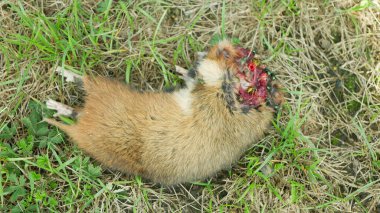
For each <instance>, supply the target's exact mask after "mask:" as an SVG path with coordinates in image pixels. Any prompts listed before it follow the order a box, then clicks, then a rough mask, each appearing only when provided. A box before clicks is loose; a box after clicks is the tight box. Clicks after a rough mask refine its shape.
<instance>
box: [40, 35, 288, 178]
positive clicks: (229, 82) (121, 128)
mask: <svg viewBox="0 0 380 213" xmlns="http://www.w3.org/2000/svg"><path fill="white" fill-rule="evenodd" d="M237 55H238V54H237V52H236V48H235V47H234V46H233V45H232V44H231V43H230V42H228V41H223V42H220V43H219V44H217V45H215V46H214V47H212V48H211V49H210V51H209V52H208V53H207V54H206V56H205V58H203V59H202V60H201V61H199V65H198V66H197V67H196V68H195V69H194V70H191V72H192V73H181V74H182V75H184V76H185V78H184V79H185V80H186V81H187V83H188V86H187V87H186V88H183V89H180V90H178V91H175V92H173V93H164V92H143V93H141V92H138V91H134V90H133V89H131V88H130V87H129V86H128V85H125V84H123V83H120V82H116V81H114V80H110V79H107V78H103V77H96V78H90V77H84V79H83V86H84V89H85V91H86V94H87V95H86V98H85V103H84V107H83V108H82V109H81V110H80V112H79V114H78V120H77V123H75V124H73V125H64V124H61V123H59V122H57V121H55V120H52V119H46V121H47V122H48V123H50V124H52V125H55V126H57V127H59V128H60V129H62V130H63V131H64V132H66V133H67V134H68V136H70V138H71V139H72V141H73V142H74V143H75V144H77V145H78V147H79V148H80V149H82V150H84V151H85V152H86V153H88V154H89V155H91V156H92V157H93V158H95V159H96V160H97V161H99V162H100V163H102V164H103V165H104V166H106V167H109V168H111V169H116V170H119V171H122V172H125V173H129V174H138V175H141V176H143V177H145V178H148V179H151V180H152V181H154V182H159V183H162V184H166V185H170V184H177V183H182V182H189V181H196V180H202V179H204V178H207V177H210V176H212V175H214V174H215V173H216V172H218V171H220V170H222V169H225V168H228V167H230V166H231V165H232V164H233V163H234V162H236V161H237V160H238V159H239V158H240V157H241V155H242V153H243V152H244V151H246V150H247V149H248V148H249V147H250V146H252V145H253V144H254V143H256V142H257V141H258V140H259V139H260V138H262V137H263V136H264V133H265V131H266V130H267V129H268V128H269V126H270V124H271V121H272V119H273V110H271V108H270V107H266V106H263V107H261V108H259V109H258V110H256V109H254V108H248V109H247V108H246V107H242V106H240V103H239V102H238V101H237V93H236V91H235V88H236V84H237V82H238V81H236V80H234V79H235V77H234V75H235V74H236V71H235V69H236V66H237V64H236V60H235V59H234V57H237ZM182 71H183V70H182ZM276 88H279V86H276V87H275V89H276ZM274 94H275V95H276V98H277V99H278V100H280V98H281V97H282V94H281V93H280V92H278V91H275V92H274ZM276 103H280V102H279V101H276Z"/></svg>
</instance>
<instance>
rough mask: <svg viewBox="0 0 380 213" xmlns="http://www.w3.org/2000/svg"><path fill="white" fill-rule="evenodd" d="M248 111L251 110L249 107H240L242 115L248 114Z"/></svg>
mask: <svg viewBox="0 0 380 213" xmlns="http://www.w3.org/2000/svg"><path fill="white" fill-rule="evenodd" d="M250 110H251V107H249V106H242V107H241V112H242V113H243V114H248V113H249V111H250Z"/></svg>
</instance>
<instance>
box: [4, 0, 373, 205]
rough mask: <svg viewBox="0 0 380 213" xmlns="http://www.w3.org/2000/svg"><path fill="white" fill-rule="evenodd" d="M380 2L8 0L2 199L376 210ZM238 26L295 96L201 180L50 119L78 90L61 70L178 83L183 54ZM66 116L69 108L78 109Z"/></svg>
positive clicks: (78, 98)
mask: <svg viewBox="0 0 380 213" xmlns="http://www.w3.org/2000/svg"><path fill="white" fill-rule="evenodd" d="M379 8H380V4H379V1H378V0H374V1H370V0H362V1H352V0H347V1H339V0H336V1H329V0H325V1H322V0H321V1H293V0H281V1H280V0H273V1H252V2H249V1H244V0H236V1H227V0H226V1H211V2H204V1H182V0H179V1H112V0H103V1H90V0H85V1H79V0H62V1H52V0H31V1H16V0H10V1H7V0H5V1H1V2H0V69H1V70H0V97H1V99H0V149H1V153H0V162H1V164H0V165H1V167H0V169H1V176H0V206H1V207H0V208H1V211H3V212H9V211H11V210H12V211H13V212H26V211H36V210H37V209H39V210H40V211H59V212H66V211H70V212H76V211H96V212H110V211H131V210H134V211H137V212H144V211H150V212H168V211H179V212H182V211H183V212H198V211H206V212H231V211H235V212H243V211H244V212H268V211H269V212H280V211H283V212H299V211H302V212H306V211H314V212H380V139H379V136H380V121H379V115H380V101H379V100H380V77H379V76H380V43H379V42H380V18H379V17H380V9H379ZM221 37H228V38H232V39H233V41H234V42H238V43H240V44H241V45H242V46H245V47H247V48H252V49H255V50H256V51H257V53H258V54H259V55H260V57H262V58H263V59H264V61H265V63H266V64H267V65H268V67H270V68H271V70H272V71H273V72H276V73H277V78H278V79H279V81H280V82H282V84H283V85H284V88H285V89H286V92H287V98H286V100H287V103H286V104H285V105H284V107H283V108H282V110H281V111H280V113H279V114H278V116H277V117H276V119H275V120H274V122H273V127H272V128H271V130H270V131H269V133H268V134H267V135H266V137H265V138H264V139H262V140H261V141H260V143H259V144H257V145H255V146H254V147H252V148H251V149H250V150H247V152H246V153H245V155H244V156H243V157H242V158H241V159H240V161H239V163H238V164H236V165H235V166H234V167H233V168H232V169H230V170H228V171H221V172H220V173H219V174H218V175H217V176H216V177H213V178H210V179H208V180H205V181H203V182H196V183H188V184H183V185H178V186H174V187H162V186H159V185H157V184H153V183H151V182H150V181H148V180H144V179H141V178H140V177H134V176H127V175H124V174H120V173H118V172H115V171H111V170H107V169H105V168H102V167H100V165H99V164H98V163H96V162H95V161H93V160H92V159H90V158H89V157H87V155H86V154H85V153H82V152H81V151H80V150H79V149H78V148H76V147H75V146H74V145H73V144H72V143H70V140H69V139H68V138H66V137H65V136H64V134H62V133H61V132H59V131H58V130H57V129H56V128H54V127H51V126H47V124H46V123H44V122H41V119H42V117H43V116H51V115H52V113H53V112H51V111H48V110H46V108H45V101H46V100H47V99H49V98H51V99H53V100H57V101H60V102H63V103H66V104H68V105H71V106H78V105H80V104H81V103H82V92H81V90H80V89H78V87H77V85H75V84H74V83H66V82H65V81H64V79H63V78H62V77H60V76H58V75H57V74H56V73H55V72H54V70H55V69H56V68H57V67H65V69H68V70H71V71H73V72H75V73H77V74H80V75H82V74H84V73H87V74H90V75H103V76H111V77H112V78H117V79H119V80H121V81H125V82H127V83H129V84H132V85H133V86H134V87H136V88H139V89H144V90H161V89H164V88H165V87H170V86H173V85H176V84H177V83H179V82H180V79H179V78H178V77H177V76H176V75H174V74H172V72H171V71H172V70H174V66H175V65H179V66H182V67H186V68H189V67H191V66H192V64H193V62H194V61H195V58H196V52H197V51H202V50H205V49H206V48H207V47H209V46H210V43H212V42H213V41H214V40H216V39H218V38H221ZM68 121H69V120H68Z"/></svg>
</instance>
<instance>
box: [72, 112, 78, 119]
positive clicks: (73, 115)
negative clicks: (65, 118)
mask: <svg viewBox="0 0 380 213" xmlns="http://www.w3.org/2000/svg"><path fill="white" fill-rule="evenodd" d="M70 117H71V118H77V117H78V112H75V111H73V112H72V113H71V114H70Z"/></svg>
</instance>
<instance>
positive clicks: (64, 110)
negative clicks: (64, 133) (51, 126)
mask: <svg viewBox="0 0 380 213" xmlns="http://www.w3.org/2000/svg"><path fill="white" fill-rule="evenodd" d="M46 107H47V108H48V109H52V110H56V111H57V112H56V113H55V114H54V115H53V116H54V117H58V116H60V115H63V116H68V117H75V116H76V114H77V113H76V112H75V111H74V109H73V108H72V107H69V106H67V105H65V104H62V103H59V102H57V101H54V100H52V99H49V100H47V101H46Z"/></svg>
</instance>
